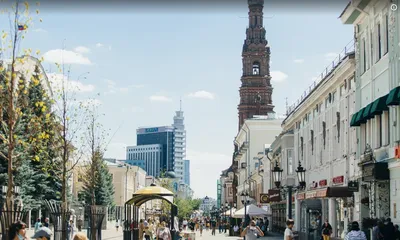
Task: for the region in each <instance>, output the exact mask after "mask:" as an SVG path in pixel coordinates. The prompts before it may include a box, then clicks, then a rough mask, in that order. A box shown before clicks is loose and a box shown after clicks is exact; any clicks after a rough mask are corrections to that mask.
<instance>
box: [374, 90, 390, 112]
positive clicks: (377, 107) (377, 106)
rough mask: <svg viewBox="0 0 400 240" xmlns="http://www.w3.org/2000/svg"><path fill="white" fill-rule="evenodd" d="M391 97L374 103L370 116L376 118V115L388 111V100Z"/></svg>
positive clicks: (381, 98) (384, 97) (386, 96)
mask: <svg viewBox="0 0 400 240" xmlns="http://www.w3.org/2000/svg"><path fill="white" fill-rule="evenodd" d="M388 96H389V95H385V96H383V97H380V98H378V99H376V100H375V101H374V102H373V103H372V107H371V110H370V115H372V116H375V115H380V114H382V112H383V111H388V110H389V108H388V107H387V105H386V100H387V98H388Z"/></svg>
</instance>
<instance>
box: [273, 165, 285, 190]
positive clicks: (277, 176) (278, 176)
mask: <svg viewBox="0 0 400 240" xmlns="http://www.w3.org/2000/svg"><path fill="white" fill-rule="evenodd" d="M282 172H283V169H281V168H280V167H279V165H278V162H277V161H276V162H275V167H274V169H272V177H273V178H274V183H275V186H276V187H277V188H280V186H281V181H282Z"/></svg>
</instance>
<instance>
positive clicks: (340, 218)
mask: <svg viewBox="0 0 400 240" xmlns="http://www.w3.org/2000/svg"><path fill="white" fill-rule="evenodd" d="M352 196H353V192H351V191H350V190H349V189H348V187H347V186H345V187H342V186H341V187H326V188H322V189H317V190H311V191H307V192H301V193H298V194H297V200H298V201H299V206H300V217H299V218H298V220H299V225H298V226H299V236H300V239H302V240H303V239H304V240H305V239H307V240H319V239H320V238H321V227H322V224H323V222H324V221H325V219H331V220H329V221H330V222H331V225H332V227H333V228H334V231H335V236H338V237H339V238H340V237H341V235H342V232H343V229H344V222H345V220H344V219H345V214H344V212H345V206H347V205H346V203H347V202H348V198H352ZM329 206H331V209H329ZM330 214H332V216H330Z"/></svg>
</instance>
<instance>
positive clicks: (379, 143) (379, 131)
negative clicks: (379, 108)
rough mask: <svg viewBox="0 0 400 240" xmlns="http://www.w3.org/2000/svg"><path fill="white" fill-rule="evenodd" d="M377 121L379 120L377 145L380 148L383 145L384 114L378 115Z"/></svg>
mask: <svg viewBox="0 0 400 240" xmlns="http://www.w3.org/2000/svg"><path fill="white" fill-rule="evenodd" d="M376 121H377V124H376V125H377V127H376V131H377V136H378V139H377V143H376V147H377V148H380V147H382V116H381V115H378V116H376Z"/></svg>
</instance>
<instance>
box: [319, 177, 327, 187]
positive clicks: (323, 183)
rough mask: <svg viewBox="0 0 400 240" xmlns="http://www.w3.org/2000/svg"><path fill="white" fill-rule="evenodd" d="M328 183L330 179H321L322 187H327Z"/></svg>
mask: <svg viewBox="0 0 400 240" xmlns="http://www.w3.org/2000/svg"><path fill="white" fill-rule="evenodd" d="M326 185H328V181H327V180H326V179H324V180H321V181H319V186H320V187H325V186H326Z"/></svg>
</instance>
